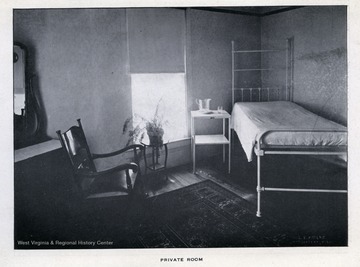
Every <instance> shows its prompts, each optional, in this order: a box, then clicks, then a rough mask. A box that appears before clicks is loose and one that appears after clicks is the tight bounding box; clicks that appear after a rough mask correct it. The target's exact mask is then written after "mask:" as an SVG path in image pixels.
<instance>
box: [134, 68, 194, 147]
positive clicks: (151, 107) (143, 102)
mask: <svg viewBox="0 0 360 267" xmlns="http://www.w3.org/2000/svg"><path fill="white" fill-rule="evenodd" d="M131 89H132V107H133V114H138V115H140V116H142V117H144V118H147V119H149V118H151V117H152V116H153V115H154V114H155V110H156V106H157V105H158V103H159V101H160V104H159V114H161V115H164V120H166V121H167V124H166V125H165V126H164V131H165V133H164V140H165V141H166V140H169V141H174V140H178V139H182V138H185V137H187V135H188V133H187V124H186V87H185V74H184V73H141V74H131Z"/></svg>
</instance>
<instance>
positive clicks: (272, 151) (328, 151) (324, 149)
mask: <svg viewBox="0 0 360 267" xmlns="http://www.w3.org/2000/svg"><path fill="white" fill-rule="evenodd" d="M286 50H287V52H286V80H285V83H286V85H285V90H286V91H285V92H286V100H288V101H292V96H293V55H294V53H293V40H292V39H288V40H287V48H286ZM257 51H258V50H257ZM266 51H269V50H266ZM238 52H241V51H235V50H234V42H232V66H233V67H234V55H235V53H238ZM244 52H245V51H244ZM233 70H234V68H233ZM234 82H235V78H234V71H233V77H232V106H234V104H235V92H236V91H241V101H240V102H244V101H243V100H244V91H246V90H249V92H250V102H253V101H252V100H253V97H252V94H253V91H256V90H257V91H258V99H256V100H257V101H258V102H260V101H270V90H275V91H276V94H275V95H277V97H278V100H280V90H281V87H274V88H262V87H258V88H236V87H235V85H234ZM264 90H265V91H266V93H265V96H267V97H266V99H264V98H263V97H262V96H263V95H264V94H263V93H262V91H264ZM256 100H255V101H256ZM237 102H239V101H237ZM233 132H234V131H233ZM274 132H304V133H305V132H343V133H347V131H340V130H339V131H336V130H329V129H317V130H304V129H292V130H283V129H282V130H279V129H269V130H267V131H265V132H264V133H262V134H261V135H259V136H258V137H257V138H256V144H255V147H254V152H255V155H256V157H257V187H256V191H257V211H256V216H257V217H261V193H262V192H265V191H280V192H317V193H347V190H334V189H319V188H318V189H308V188H307V189H305V188H279V187H263V186H261V178H262V176H261V157H263V156H265V155H324V156H334V155H339V156H343V155H345V156H347V146H296V145H292V146H288V145H268V144H266V143H265V142H264V139H265V137H266V136H267V135H269V134H270V133H274ZM232 134H233V133H232ZM232 140H234V139H233V138H232Z"/></svg>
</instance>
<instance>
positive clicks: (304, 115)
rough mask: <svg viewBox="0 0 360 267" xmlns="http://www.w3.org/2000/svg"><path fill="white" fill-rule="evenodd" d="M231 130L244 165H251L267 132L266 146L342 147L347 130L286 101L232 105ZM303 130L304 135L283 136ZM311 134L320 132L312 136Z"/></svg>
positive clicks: (345, 142) (298, 133)
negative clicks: (244, 161)
mask: <svg viewBox="0 0 360 267" xmlns="http://www.w3.org/2000/svg"><path fill="white" fill-rule="evenodd" d="M231 126H232V128H233V129H234V130H235V132H236V134H237V135H238V137H239V140H240V142H241V145H242V147H243V149H244V151H245V154H246V156H247V159H248V161H249V162H250V161H252V158H253V154H254V153H253V150H254V146H255V143H256V140H257V138H258V137H259V136H260V135H261V134H263V133H264V132H266V131H268V130H283V132H271V133H269V134H267V135H266V137H265V138H264V140H263V141H264V143H265V144H266V145H274V146H282V145H284V146H343V145H347V135H346V133H345V132H334V131H346V130H347V128H346V127H344V126H342V125H340V124H338V123H335V122H333V121H330V120H327V119H325V118H323V117H320V116H318V115H316V114H314V113H312V112H310V111H308V110H306V109H304V108H302V107H301V106H299V105H297V104H295V103H293V102H289V101H273V102H242V103H235V105H234V107H233V111H232V114H231ZM286 130H293V131H294V130H295V131H296V130H297V131H299V130H305V131H306V132H287V131H286ZM312 130H324V132H313V131H312Z"/></svg>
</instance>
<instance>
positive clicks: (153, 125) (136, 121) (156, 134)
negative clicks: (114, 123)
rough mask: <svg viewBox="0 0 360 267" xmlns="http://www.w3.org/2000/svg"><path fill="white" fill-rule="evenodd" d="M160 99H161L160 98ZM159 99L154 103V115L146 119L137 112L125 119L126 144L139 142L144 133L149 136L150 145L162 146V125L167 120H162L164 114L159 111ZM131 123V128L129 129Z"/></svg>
mask: <svg viewBox="0 0 360 267" xmlns="http://www.w3.org/2000/svg"><path fill="white" fill-rule="evenodd" d="M160 101H161V99H160ZM160 101H159V102H158V104H157V105H156V109H155V113H154V115H153V116H152V117H151V118H150V119H148V118H145V117H143V116H140V115H139V114H134V115H133V116H132V117H130V118H128V119H126V121H125V123H124V126H123V134H126V132H128V137H129V139H128V141H127V143H126V145H130V144H133V143H139V142H141V141H142V140H143V139H144V137H145V133H146V134H147V135H148V137H149V141H150V145H154V146H158V147H162V145H163V141H164V140H163V136H164V125H166V124H167V121H166V120H164V116H163V115H160V113H159V106H160ZM131 125H133V129H131Z"/></svg>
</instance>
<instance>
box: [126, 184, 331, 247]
mask: <svg viewBox="0 0 360 267" xmlns="http://www.w3.org/2000/svg"><path fill="white" fill-rule="evenodd" d="M148 201H149V202H148V204H147V207H146V209H145V210H146V212H145V213H142V214H141V216H139V217H141V218H140V219H138V220H137V219H134V220H133V222H136V223H135V224H133V225H132V226H131V227H130V228H128V231H129V233H131V236H133V237H134V239H133V242H131V243H132V244H129V245H130V247H139V248H141V247H143V248H186V247H189V248H209V247H278V246H311V245H315V246H317V245H319V242H313V243H311V242H305V241H308V240H303V237H301V236H299V235H298V234H297V233H295V232H294V231H292V229H289V228H288V227H287V226H286V225H284V224H282V223H281V222H279V221H277V220H276V219H274V218H271V217H270V216H269V215H267V216H266V217H262V218H257V217H256V216H255V212H256V207H254V206H253V205H251V204H250V203H249V202H247V201H246V200H244V199H242V198H241V197H239V196H237V195H236V194H234V193H232V192H230V191H229V190H227V189H225V188H223V187H221V186H220V185H218V184H216V183H215V182H212V181H209V180H207V181H203V182H200V183H197V184H194V185H190V186H188V187H185V188H181V189H178V190H176V191H173V192H169V193H166V194H163V195H160V196H157V197H153V198H151V199H148ZM322 241H326V242H322V244H321V245H336V244H335V243H332V241H331V240H322Z"/></svg>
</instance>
